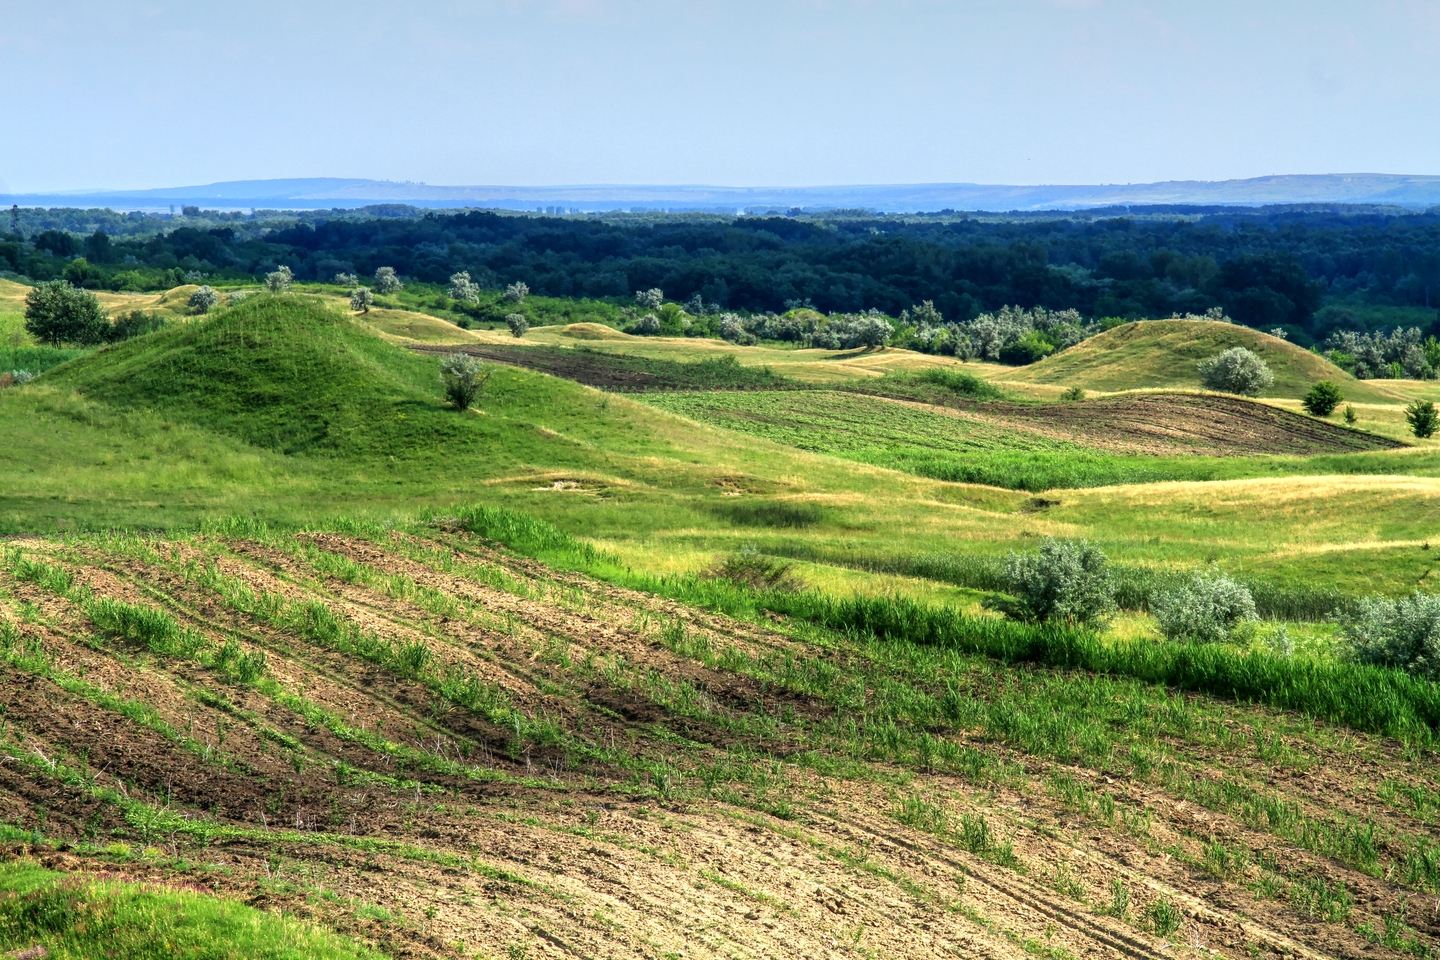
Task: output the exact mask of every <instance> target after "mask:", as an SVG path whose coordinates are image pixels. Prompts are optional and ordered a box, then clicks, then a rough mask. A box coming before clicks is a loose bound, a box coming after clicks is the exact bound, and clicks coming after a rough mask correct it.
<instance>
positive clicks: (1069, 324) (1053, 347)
mask: <svg viewBox="0 0 1440 960" xmlns="http://www.w3.org/2000/svg"><path fill="white" fill-rule="evenodd" d="M900 322H901V324H902V325H913V326H914V327H915V332H914V333H913V334H911V336H910V339H909V342H908V344H907V345H908V346H910V347H911V348H912V349H916V350H921V351H923V352H925V353H938V354H945V355H948V356H955V357H959V358H960V359H961V360H973V359H981V360H998V361H1000V362H1001V363H1010V364H1015V365H1021V364H1027V363H1034V362H1035V361H1037V360H1041V359H1044V358H1045V357H1047V356H1049V355H1050V354H1052V353H1055V352H1056V351H1058V350H1064V349H1066V348H1067V347H1073V346H1074V345H1075V344H1077V343H1080V342H1081V341H1082V340H1085V339H1087V338H1088V337H1091V336H1094V335H1095V334H1096V333H1099V332H1100V327H1099V326H1098V325H1097V324H1093V323H1092V324H1087V323H1085V321H1084V320H1083V319H1082V318H1081V316H1080V314H1079V312H1078V311H1076V310H1046V309H1045V308H1044V307H1036V308H1035V309H1033V310H1025V309H1022V308H1020V307H1010V306H1007V307H1002V308H1001V309H1000V311H999V312H998V313H982V314H981V315H980V316H978V317H976V318H975V319H974V320H969V321H966V322H964V323H946V322H945V321H944V318H943V317H942V316H941V315H940V313H939V311H937V310H936V309H935V306H934V304H932V303H931V302H930V301H928V300H926V301H925V302H923V303H921V304H920V305H919V306H917V307H911V308H910V309H909V310H906V311H904V312H902V313H901V314H900Z"/></svg>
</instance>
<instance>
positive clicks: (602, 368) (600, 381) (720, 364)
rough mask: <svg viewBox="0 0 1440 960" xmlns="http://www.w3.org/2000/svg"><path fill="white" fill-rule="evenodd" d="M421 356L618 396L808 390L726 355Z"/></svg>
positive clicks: (471, 350)
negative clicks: (546, 377) (473, 361)
mask: <svg viewBox="0 0 1440 960" xmlns="http://www.w3.org/2000/svg"><path fill="white" fill-rule="evenodd" d="M410 349H412V350H414V351H416V352H418V353H434V354H447V353H456V352H460V353H468V354H470V355H471V356H473V357H482V358H484V359H486V360H494V361H495V362H497V363H504V364H508V365H510V366H514V367H525V368H526V369H529V370H538V371H540V372H541V373H548V374H550V375H552V376H556V377H563V378H565V379H566V380H574V381H576V382H577V383H583V384H585V385H586V386H587V387H600V388H602V389H605V390H613V391H616V392H618V393H641V392H646V391H661V390H804V389H807V388H808V385H807V384H804V383H801V382H799V381H797V380H791V379H790V378H789V377H782V376H780V375H779V374H777V373H774V372H772V371H771V370H770V368H769V367H751V366H745V365H744V364H742V363H740V362H739V361H737V360H736V359H735V358H734V357H730V356H726V357H720V358H717V359H714V360H700V361H696V362H693V363H684V362H680V361H677V360H659V359H654V358H650V357H637V356H632V355H629V354H621V353H605V352H601V351H598V350H589V349H586V348H584V347H571V348H565V347H521V346H513V347H512V346H503V345H499V344H493V345H492V344H466V345H463V346H454V347H430V346H412V347H411V348H410Z"/></svg>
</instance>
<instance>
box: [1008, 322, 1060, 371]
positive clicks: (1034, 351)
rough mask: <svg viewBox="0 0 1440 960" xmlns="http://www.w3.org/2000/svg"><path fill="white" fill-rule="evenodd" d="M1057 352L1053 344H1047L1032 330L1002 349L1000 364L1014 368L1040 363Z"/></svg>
mask: <svg viewBox="0 0 1440 960" xmlns="http://www.w3.org/2000/svg"><path fill="white" fill-rule="evenodd" d="M1054 352H1055V347H1054V345H1053V344H1050V343H1048V342H1046V341H1045V340H1044V339H1043V338H1041V336H1040V335H1039V333H1037V332H1036V331H1034V330H1032V331H1030V332H1029V333H1027V334H1025V336H1023V337H1021V338H1020V339H1019V340H1016V341H1015V342H1014V343H1007V344H1006V345H1005V346H1003V347H1001V348H1000V356H999V359H1000V362H1001V363H1008V364H1010V365H1011V366H1014V367H1023V366H1027V365H1028V364H1032V363H1038V362H1039V361H1041V360H1044V359H1045V358H1046V357H1048V356H1050V354H1052V353H1054Z"/></svg>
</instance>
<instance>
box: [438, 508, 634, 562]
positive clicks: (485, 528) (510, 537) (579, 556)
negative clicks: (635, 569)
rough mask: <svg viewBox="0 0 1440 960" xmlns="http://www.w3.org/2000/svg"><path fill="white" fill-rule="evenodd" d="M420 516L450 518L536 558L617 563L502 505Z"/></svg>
mask: <svg viewBox="0 0 1440 960" xmlns="http://www.w3.org/2000/svg"><path fill="white" fill-rule="evenodd" d="M422 520H424V521H425V522H427V523H443V522H446V521H450V522H453V523H454V524H455V525H457V526H458V527H460V529H462V530H465V531H466V532H468V533H473V534H475V535H476V536H479V537H484V538H485V539H486V540H494V541H496V542H498V543H503V544H505V546H507V547H509V548H510V549H512V550H514V551H516V552H517V553H523V554H526V555H527V556H532V557H535V558H536V559H540V560H548V561H551V562H559V563H562V564H565V565H577V566H584V567H588V566H592V565H614V566H619V564H620V561H619V559H618V558H616V557H615V556H613V555H611V554H609V553H604V552H602V551H600V550H597V549H595V548H594V547H593V546H591V545H590V544H588V543H584V542H582V541H580V540H577V539H575V538H574V537H572V536H571V535H570V534H568V533H566V532H565V531H563V530H561V529H560V528H558V527H556V526H554V525H553V524H550V523H546V522H545V521H544V520H540V519H538V518H536V517H533V516H531V515H530V514H528V513H521V512H520V511H518V510H510V509H508V508H506V507H484V506H478V505H477V506H470V507H464V508H461V509H460V510H459V512H458V513H457V514H455V515H454V516H453V517H446V516H443V515H439V514H436V513H434V512H427V513H425V514H424V515H422Z"/></svg>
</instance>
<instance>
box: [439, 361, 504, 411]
mask: <svg viewBox="0 0 1440 960" xmlns="http://www.w3.org/2000/svg"><path fill="white" fill-rule="evenodd" d="M494 372H495V371H494V370H486V369H485V365H484V364H483V363H481V362H480V358H478V357H472V356H470V355H469V354H468V353H452V354H448V355H447V356H446V357H445V359H444V360H441V361H440V382H441V383H442V384H444V385H445V397H446V399H448V400H449V401H450V404H451V405H452V406H453V407H454V408H455V409H456V410H461V411H463V410H468V409H470V405H471V404H472V403H474V402H475V398H476V397H478V396H480V394H481V392H482V391H483V390H484V389H485V382H486V381H487V380H489V379H490V377H491V375H492V374H493V373H494Z"/></svg>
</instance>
